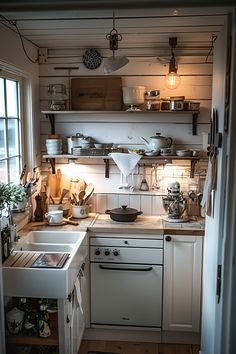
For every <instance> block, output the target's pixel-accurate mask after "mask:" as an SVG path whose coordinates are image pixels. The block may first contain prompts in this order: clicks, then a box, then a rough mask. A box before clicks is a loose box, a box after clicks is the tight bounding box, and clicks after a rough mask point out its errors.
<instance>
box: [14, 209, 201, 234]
mask: <svg viewBox="0 0 236 354" xmlns="http://www.w3.org/2000/svg"><path fill="white" fill-rule="evenodd" d="M72 220H74V221H77V222H78V225H77V226H75V225H70V224H67V225H63V226H48V225H47V224H46V223H45V222H30V223H29V224H27V225H26V226H25V227H24V228H23V229H21V230H20V231H19V232H18V235H19V236H20V237H21V236H24V235H26V234H27V233H28V232H29V231H31V230H45V229H47V230H53V231H55V230H65V231H86V230H88V231H91V232H105V233H110V232H113V233H119V232H123V233H124V232H129V233H130V234H132V233H146V234H163V233H165V234H168V233H170V234H172V235H193V236H197V235H199V236H204V226H205V225H204V219H203V218H197V217H192V218H191V219H190V221H188V222H183V223H169V222H166V221H164V220H163V218H162V217H161V216H144V215H140V216H138V217H137V219H136V220H135V221H133V222H117V221H113V220H111V218H110V216H109V215H107V214H95V213H90V214H89V217H88V218H86V219H72Z"/></svg>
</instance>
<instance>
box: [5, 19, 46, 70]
mask: <svg viewBox="0 0 236 354" xmlns="http://www.w3.org/2000/svg"><path fill="white" fill-rule="evenodd" d="M0 17H1V19H3V20H4V21H7V22H8V23H9V24H10V25H11V26H13V27H15V30H16V32H17V33H18V35H19V37H20V41H21V45H22V49H23V51H24V53H25V56H26V57H27V59H28V60H29V61H30V62H31V63H33V64H36V63H37V62H38V61H39V59H38V58H37V59H35V60H33V59H31V58H30V56H29V55H28V53H27V51H26V48H25V44H24V41H23V37H22V35H21V33H20V30H19V28H18V26H17V24H16V21H12V20H8V19H7V18H6V17H4V16H3V15H1V14H0ZM1 22H2V21H1Z"/></svg>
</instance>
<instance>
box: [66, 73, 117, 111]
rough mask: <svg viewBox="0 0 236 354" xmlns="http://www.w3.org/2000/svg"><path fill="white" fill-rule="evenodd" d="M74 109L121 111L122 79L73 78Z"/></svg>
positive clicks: (72, 102)
mask: <svg viewBox="0 0 236 354" xmlns="http://www.w3.org/2000/svg"><path fill="white" fill-rule="evenodd" d="M71 107H72V110H83V111H115V110H117V111H119V110H121V109H122V79H121V77H115V78H112V77H108V78H78V79H77V78H75V79H71Z"/></svg>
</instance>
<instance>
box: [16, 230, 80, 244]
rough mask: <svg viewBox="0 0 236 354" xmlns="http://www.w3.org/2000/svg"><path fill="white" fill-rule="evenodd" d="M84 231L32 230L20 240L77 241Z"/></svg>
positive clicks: (46, 241) (34, 241) (44, 241)
mask: <svg viewBox="0 0 236 354" xmlns="http://www.w3.org/2000/svg"><path fill="white" fill-rule="evenodd" d="M81 235H84V232H80V231H78V232H75V231H48V230H45V231H30V232H29V233H28V234H27V235H26V236H23V237H22V238H21V239H20V241H19V243H20V242H24V243H57V244H58V243H66V244H70V243H76V242H77V241H78V240H79V239H80V237H81Z"/></svg>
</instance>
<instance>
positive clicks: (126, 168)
mask: <svg viewBox="0 0 236 354" xmlns="http://www.w3.org/2000/svg"><path fill="white" fill-rule="evenodd" d="M109 156H111V157H112V159H113V160H114V162H115V163H116V165H117V167H118V168H119V169H120V171H121V172H122V174H123V175H124V176H126V177H127V176H128V175H129V174H130V173H131V172H132V171H133V169H134V168H135V166H136V165H137V163H138V162H139V160H140V159H141V157H142V156H141V155H138V154H135V153H134V154H132V153H127V154H126V153H122V152H112V153H110V154H109Z"/></svg>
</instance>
